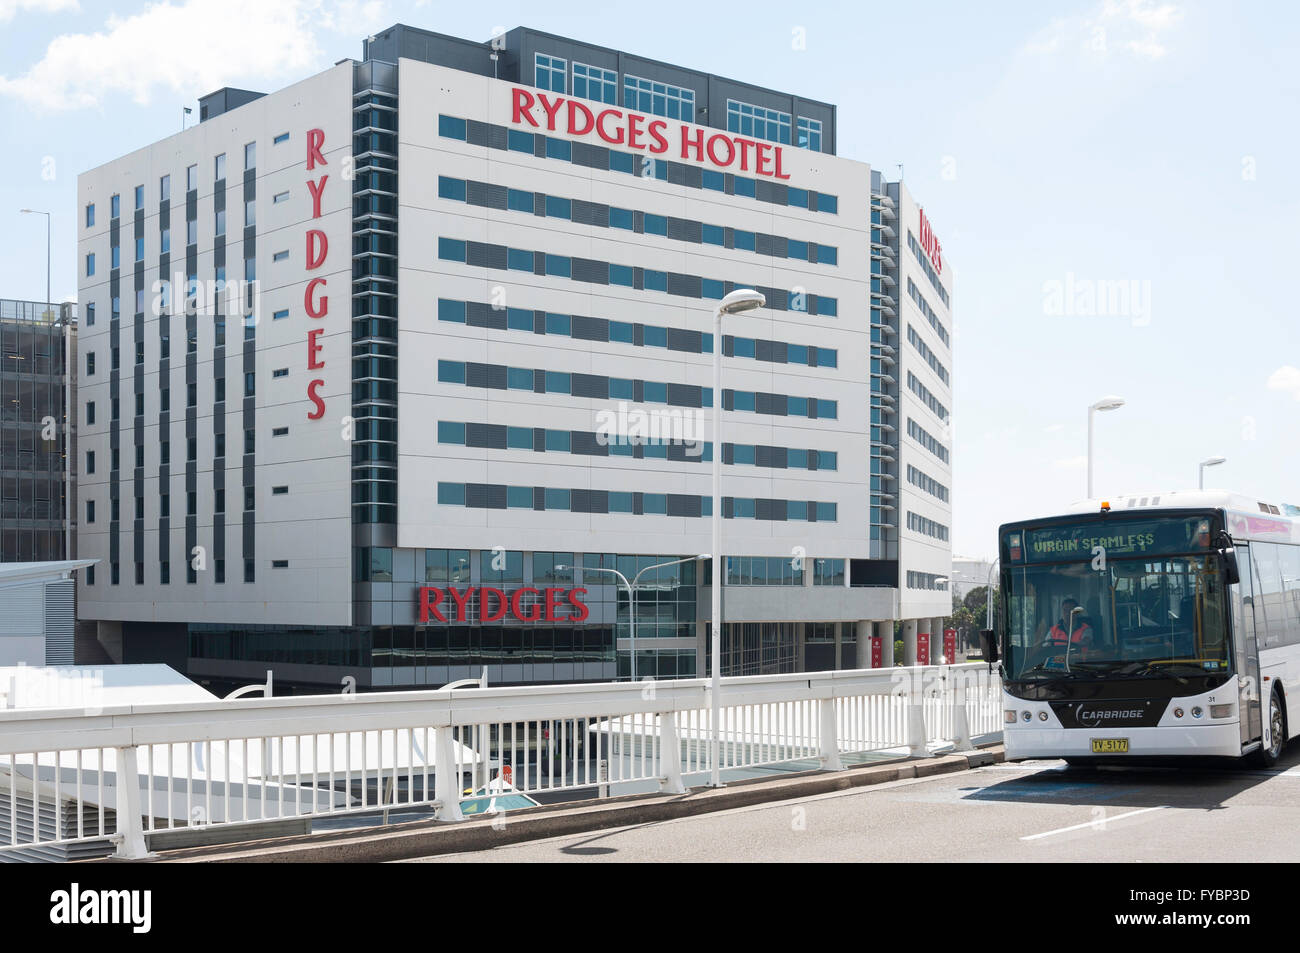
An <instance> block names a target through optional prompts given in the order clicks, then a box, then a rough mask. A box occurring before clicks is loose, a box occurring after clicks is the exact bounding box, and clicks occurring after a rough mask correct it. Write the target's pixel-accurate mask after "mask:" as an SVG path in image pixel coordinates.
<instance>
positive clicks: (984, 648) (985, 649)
mask: <svg viewBox="0 0 1300 953" xmlns="http://www.w3.org/2000/svg"><path fill="white" fill-rule="evenodd" d="M980 654H981V655H983V656H984V661H986V662H988V663H989V664H990V665H992V664H993V663H994V662H996V661H997V660H998V639H997V636H996V635H994V634H993V630H992V629H980Z"/></svg>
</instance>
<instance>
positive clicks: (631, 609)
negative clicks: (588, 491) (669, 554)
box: [555, 553, 709, 682]
mask: <svg viewBox="0 0 1300 953" xmlns="http://www.w3.org/2000/svg"><path fill="white" fill-rule="evenodd" d="M708 558H709V554H708V553H701V554H700V555H698V556H683V557H682V558H681V559H670V560H668V562H665V563H655V564H654V565H653V566H646V567H645V568H644V569H642V570H640V571H639V572H638V573H637V574H636V575H635V576H633V577H632V581H631V582H628V581H627V576H625V575H623V574H622V573H621V572H619V571H618V570H617V569H605V568H604V567H602V566H591V567H585V568H584V569H583V570H582V571H583V572H584V573H587V572H609V573H613V574H614V575H615V576H618V578H619V579H622V580H623V585H624V586H626V587H627V602H628V615H629V618H630V619H631V620H632V631H631V636H630V638H629V639H628V641H629V642H630V643H631V650H630V652H629V654H630V655H631V656H632V681H634V682H635V681H636V584H637V583H638V582H640V580H641V576H642V575H643V574H645V573H648V572H649V571H650V570H651V569H663V568H664V567H665V566H676V565H678V564H679V563H688V562H691V561H692V560H695V559H708ZM555 568H556V569H558V570H561V571H563V570H564V569H565V567H564V566H563V565H559V566H556V567H555ZM614 653H615V655H617V654H618V641H617V639H616V640H615V643H614Z"/></svg>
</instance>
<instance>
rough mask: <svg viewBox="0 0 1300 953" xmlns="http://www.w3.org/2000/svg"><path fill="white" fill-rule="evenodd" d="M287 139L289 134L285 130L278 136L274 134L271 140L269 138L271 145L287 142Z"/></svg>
mask: <svg viewBox="0 0 1300 953" xmlns="http://www.w3.org/2000/svg"><path fill="white" fill-rule="evenodd" d="M288 141H289V134H288V133H287V132H282V133H280V134H279V135H278V136H276V137H275V138H274V139H273V140H271V145H273V146H278V145H279V144H280V143H282V142H288Z"/></svg>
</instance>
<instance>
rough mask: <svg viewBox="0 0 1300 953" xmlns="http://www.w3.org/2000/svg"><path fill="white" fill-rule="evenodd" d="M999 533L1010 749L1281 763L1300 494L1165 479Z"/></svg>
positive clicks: (1296, 689) (1293, 713)
mask: <svg viewBox="0 0 1300 953" xmlns="http://www.w3.org/2000/svg"><path fill="white" fill-rule="evenodd" d="M999 543H1000V553H1001V577H1000V578H1001V595H1000V599H1001V608H1002V613H1001V622H1000V625H999V630H998V631H997V633H996V639H995V638H994V633H993V632H988V631H986V632H985V633H983V636H984V640H985V641H986V642H987V643H989V646H988V654H986V657H988V658H991V660H993V661H996V660H998V658H999V656H1000V658H1001V665H1002V675H1003V701H1004V705H1003V708H1004V721H1005V724H1004V728H1005V735H1004V737H1005V743H1006V756H1007V760H1009V761H1015V760H1023V759H1025V758H1064V759H1065V760H1066V761H1068V762H1069V763H1070V764H1097V763H1116V762H1122V761H1134V760H1144V759H1147V758H1157V759H1163V758H1177V757H1185V756H1209V757H1232V758H1239V757H1242V756H1246V755H1253V756H1254V758H1255V760H1256V761H1257V762H1259V763H1262V764H1264V765H1272V764H1274V763H1275V762H1276V761H1277V759H1278V757H1279V756H1280V755H1281V752H1282V748H1283V747H1284V746H1285V745H1286V743H1287V741H1288V740H1290V739H1291V738H1293V737H1295V735H1296V734H1297V733H1300V508H1297V507H1294V506H1281V505H1277V504H1273V503H1267V502H1260V501H1258V500H1256V499H1254V498H1252V497H1247V496H1242V495H1239V494H1235V493H1227V492H1222V491H1209V490H1206V491H1196V490H1194V491H1187V492H1170V493H1153V494H1148V495H1146V496H1133V497H1120V498H1115V499H1113V500H1112V501H1100V500H1096V501H1086V502H1084V503H1079V504H1076V505H1075V506H1074V507H1072V508H1071V509H1070V511H1069V512H1068V513H1066V514H1064V515H1060V516H1053V517H1048V518H1044V519H1038V520H1026V521H1023V522H1017V523H1008V524H1006V525H1004V526H1002V527H1001V529H1000V530H999Z"/></svg>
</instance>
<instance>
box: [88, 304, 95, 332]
mask: <svg viewBox="0 0 1300 953" xmlns="http://www.w3.org/2000/svg"><path fill="white" fill-rule="evenodd" d="M94 326H95V302H93V301H91V302H89V303H88V304H87V305H86V327H88V328H93V327H94Z"/></svg>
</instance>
